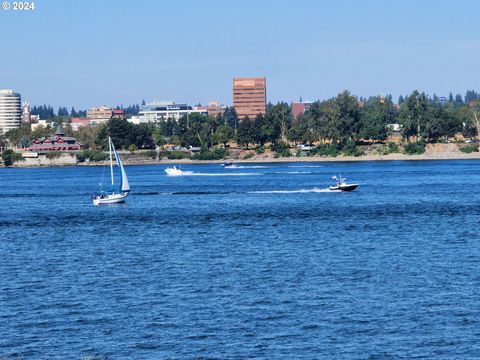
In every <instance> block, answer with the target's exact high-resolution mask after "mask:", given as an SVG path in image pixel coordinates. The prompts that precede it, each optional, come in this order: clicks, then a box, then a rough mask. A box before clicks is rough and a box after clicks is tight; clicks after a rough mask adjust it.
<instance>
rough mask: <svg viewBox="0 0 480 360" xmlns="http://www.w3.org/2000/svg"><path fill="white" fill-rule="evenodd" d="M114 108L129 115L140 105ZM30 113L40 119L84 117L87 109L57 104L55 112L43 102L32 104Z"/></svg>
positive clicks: (137, 111)
mask: <svg viewBox="0 0 480 360" xmlns="http://www.w3.org/2000/svg"><path fill="white" fill-rule="evenodd" d="M142 104H143V105H145V101H143V102H142ZM115 109H117V110H123V111H124V114H125V116H127V117H130V116H132V115H137V114H138V113H139V111H140V105H138V104H133V105H128V106H127V107H124V106H123V104H122V105H117V106H116V107H115ZM30 114H32V115H39V117H40V119H42V120H52V119H54V118H55V117H57V116H60V117H65V116H71V117H86V116H87V110H75V107H73V106H72V107H71V109H70V111H69V110H68V108H67V107H66V106H59V108H58V110H57V112H55V110H54V108H53V107H52V106H51V105H46V104H44V105H33V106H32V107H31V108H30Z"/></svg>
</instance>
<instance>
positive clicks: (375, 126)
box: [360, 96, 397, 140]
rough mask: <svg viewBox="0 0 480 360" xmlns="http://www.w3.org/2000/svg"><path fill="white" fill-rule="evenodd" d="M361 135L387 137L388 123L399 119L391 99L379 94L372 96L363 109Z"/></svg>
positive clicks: (376, 137) (375, 137) (362, 136)
mask: <svg viewBox="0 0 480 360" xmlns="http://www.w3.org/2000/svg"><path fill="white" fill-rule="evenodd" d="M362 114H363V121H362V128H361V130H360V137H361V138H363V139H371V140H385V139H386V138H387V135H388V134H387V124H393V123H396V121H397V111H396V108H395V105H394V104H393V102H392V100H391V99H388V98H382V97H379V96H374V97H370V98H369V99H368V101H366V102H365V108H364V109H363V112H362Z"/></svg>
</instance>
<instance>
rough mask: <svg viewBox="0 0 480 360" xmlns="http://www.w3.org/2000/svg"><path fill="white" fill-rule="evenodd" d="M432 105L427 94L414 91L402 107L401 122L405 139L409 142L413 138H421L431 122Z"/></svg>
mask: <svg viewBox="0 0 480 360" xmlns="http://www.w3.org/2000/svg"><path fill="white" fill-rule="evenodd" d="M430 115H431V113H430V103H429V101H428V98H427V95H425V93H421V94H420V93H419V92H418V91H417V90H415V91H413V92H412V94H411V95H409V96H407V98H406V99H405V102H404V103H403V104H402V105H401V107H400V116H399V122H400V124H401V125H402V133H403V137H404V138H405V139H406V140H407V141H409V140H410V138H411V137H412V136H416V137H418V138H421V137H422V135H423V131H424V130H425V128H426V125H427V123H428V122H429V120H430Z"/></svg>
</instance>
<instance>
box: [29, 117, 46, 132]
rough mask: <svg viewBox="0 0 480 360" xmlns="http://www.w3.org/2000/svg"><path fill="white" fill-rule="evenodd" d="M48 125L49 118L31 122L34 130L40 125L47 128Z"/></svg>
mask: <svg viewBox="0 0 480 360" xmlns="http://www.w3.org/2000/svg"><path fill="white" fill-rule="evenodd" d="M48 125H50V123H49V122H48V121H47V120H38V122H36V123H31V124H30V129H32V131H33V130H35V129H36V128H38V127H39V126H42V127H44V128H46V127H47V126H48Z"/></svg>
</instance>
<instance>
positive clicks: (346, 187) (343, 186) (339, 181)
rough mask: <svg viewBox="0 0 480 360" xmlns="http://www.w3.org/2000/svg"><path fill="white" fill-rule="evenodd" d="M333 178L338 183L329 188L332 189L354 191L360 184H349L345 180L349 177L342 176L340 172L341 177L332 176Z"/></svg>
mask: <svg viewBox="0 0 480 360" xmlns="http://www.w3.org/2000/svg"><path fill="white" fill-rule="evenodd" d="M332 179H333V180H335V181H336V182H337V183H336V184H335V185H331V186H329V187H328V188H329V189H330V190H334V191H335V190H340V191H353V190H355V189H356V188H357V187H358V184H347V183H346V182H345V180H347V178H342V174H340V177H338V178H337V176H336V175H335V176H332Z"/></svg>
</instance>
